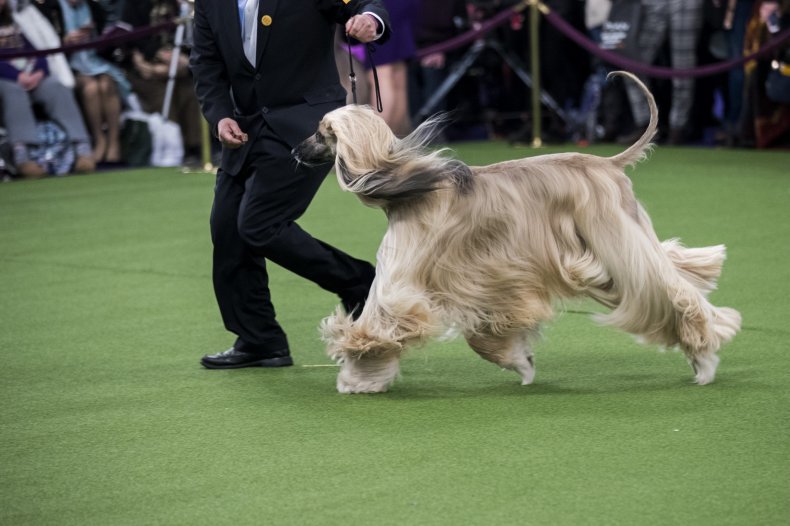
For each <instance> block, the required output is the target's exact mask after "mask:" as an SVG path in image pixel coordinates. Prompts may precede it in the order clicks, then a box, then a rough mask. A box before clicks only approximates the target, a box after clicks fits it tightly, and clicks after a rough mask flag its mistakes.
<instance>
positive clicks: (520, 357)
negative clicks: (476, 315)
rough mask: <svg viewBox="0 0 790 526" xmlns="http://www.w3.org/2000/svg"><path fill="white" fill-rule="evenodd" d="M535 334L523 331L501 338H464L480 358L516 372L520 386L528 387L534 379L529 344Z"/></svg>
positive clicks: (490, 335) (485, 335)
mask: <svg viewBox="0 0 790 526" xmlns="http://www.w3.org/2000/svg"><path fill="white" fill-rule="evenodd" d="M536 333H537V330H532V329H524V330H521V331H516V332H513V333H510V334H508V335H503V336H498V335H494V334H473V335H468V336H466V341H467V343H468V344H469V346H470V347H471V348H472V349H473V350H474V351H475V352H476V353H477V354H479V355H480V357H481V358H483V359H484V360H488V361H489V362H492V363H495V364H497V365H498V366H500V367H502V368H504V369H510V370H512V371H516V372H517V373H518V374H519V375H520V376H521V385H529V384H531V383H532V380H533V379H534V378H535V360H534V357H533V353H532V345H531V343H532V339H533V337H534V336H535V334H536Z"/></svg>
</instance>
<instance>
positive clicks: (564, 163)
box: [293, 72, 741, 393]
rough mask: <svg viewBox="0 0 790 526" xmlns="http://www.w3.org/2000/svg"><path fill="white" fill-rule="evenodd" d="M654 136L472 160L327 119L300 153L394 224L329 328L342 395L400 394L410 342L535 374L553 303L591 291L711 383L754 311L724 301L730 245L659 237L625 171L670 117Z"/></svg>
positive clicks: (376, 128) (334, 116)
mask: <svg viewBox="0 0 790 526" xmlns="http://www.w3.org/2000/svg"><path fill="white" fill-rule="evenodd" d="M616 74H618V75H622V76H625V77H628V78H629V79H631V81H632V82H636V83H637V84H638V85H639V87H640V88H641V89H642V90H643V91H644V93H645V96H646V98H647V102H648V104H649V106H650V124H649V125H648V128H647V130H646V131H645V133H644V134H643V135H642V137H641V138H640V139H639V140H638V141H637V142H636V143H635V144H634V145H632V146H631V147H629V148H628V149H626V150H625V151H624V152H622V153H620V154H617V155H615V156H613V157H608V158H604V157H597V156H593V155H585V154H581V153H562V154H554V155H542V156H537V157H530V158H527V159H520V160H514V161H506V162H502V163H497V164H493V165H490V166H479V167H478V166H467V165H465V164H464V163H462V162H461V161H459V160H456V159H453V158H451V157H450V156H449V155H448V152H447V150H446V149H445V150H432V149H431V148H430V147H429V145H430V142H431V140H432V138H433V137H435V135H436V133H437V130H438V129H439V128H440V126H441V122H440V119H429V120H428V121H426V122H425V123H424V124H422V125H421V126H420V127H419V128H418V129H417V130H415V131H414V132H413V133H412V134H411V135H409V136H408V137H406V138H404V139H402V140H399V139H398V138H396V137H395V136H394V135H393V133H392V132H391V131H390V129H389V128H388V127H387V125H386V124H385V123H384V121H383V120H382V119H381V118H379V117H378V116H377V115H376V114H375V113H374V112H373V111H372V110H371V109H370V108H368V107H360V106H345V107H343V108H340V109H338V110H335V111H332V112H330V113H328V114H327V115H326V116H325V117H324V118H323V120H322V121H321V123H320V125H319V128H318V131H317V133H316V134H315V135H314V136H311V137H310V138H308V139H307V140H305V141H304V142H303V143H301V144H300V145H299V146H298V147H297V148H295V149H294V152H293V153H294V156H295V157H296V159H297V161H299V162H304V163H320V162H331V161H334V162H335V169H336V173H337V179H338V182H339V183H340V186H341V187H342V189H343V190H346V191H349V192H353V193H355V194H357V196H358V197H359V199H361V200H362V202H363V203H365V204H367V205H369V206H373V207H378V208H381V209H383V210H384V212H385V213H386V215H387V218H388V228H387V231H386V234H385V235H384V239H383V240H382V242H381V246H380V248H379V250H378V255H377V266H376V278H375V281H374V283H373V286H372V288H371V291H370V294H369V296H368V299H367V302H366V303H365V305H364V308H363V309H362V311H361V312H357V313H347V312H344V311H343V310H342V308H340V307H338V310H337V311H336V312H335V314H334V315H332V316H330V317H328V318H326V319H325V320H323V322H322V324H321V332H322V337H323V339H324V341H325V342H326V343H327V352H328V354H329V355H330V356H331V357H333V358H334V359H338V360H339V361H340V363H341V369H340V372H339V374H338V378H337V389H338V391H340V392H342V393H373V392H382V391H386V390H387V389H388V387H389V386H390V384H391V383H392V382H393V380H394V379H395V377H396V376H397V375H398V372H399V359H400V355H401V353H402V352H403V351H404V349H405V348H406V347H407V346H410V345H416V344H420V343H422V342H424V341H426V340H427V339H429V338H433V337H437V336H440V335H442V334H444V333H446V332H447V330H448V327H449V328H453V327H454V328H455V331H456V332H457V333H460V334H463V336H464V337H465V338H466V341H467V342H468V343H469V346H470V347H471V348H472V349H473V350H474V351H475V352H477V353H478V354H479V355H480V356H481V357H482V358H484V359H485V360H488V361H490V362H493V363H495V364H496V365H499V366H500V367H503V368H506V369H511V370H514V371H515V372H516V373H518V374H519V375H520V376H521V380H522V383H523V384H529V383H531V382H532V380H533V378H534V375H535V364H534V360H533V352H532V344H533V342H534V339H535V336H536V335H537V334H538V333H539V330H540V327H541V325H542V324H544V323H545V322H547V321H548V320H550V319H551V318H552V316H553V314H554V311H555V305H556V304H557V303H558V302H560V301H562V300H564V299H568V298H572V297H578V296H587V297H590V298H592V299H594V300H596V301H597V302H599V303H601V304H603V305H605V306H606V307H608V308H609V309H611V310H610V311H609V312H608V313H606V314H600V315H596V316H595V317H596V318H597V321H599V322H601V323H603V324H606V325H610V326H612V327H616V328H618V329H621V330H623V331H626V332H629V333H631V334H633V335H635V336H637V337H638V339H639V340H640V341H642V342H644V343H650V344H658V345H661V346H666V347H673V346H679V347H680V348H681V349H682V350H683V352H684V353H685V355H686V357H687V359H688V361H689V363H690V365H691V367H692V368H693V370H694V373H695V380H696V383H698V384H707V383H710V382H711V381H713V378H714V375H715V373H716V367H717V365H718V363H719V358H718V356H717V355H716V353H717V351H718V350H719V348H720V347H721V345H722V344H723V343H725V342H727V341H729V340H731V339H732V338H733V337H734V336H735V334H736V333H737V332H738V330H739V329H740V324H741V316H740V314H739V313H738V311H736V310H734V309H731V308H727V307H716V306H714V305H712V304H711V303H710V302H709V301H708V299H707V295H708V293H709V292H710V291H711V290H713V289H714V288H715V287H716V280H717V278H718V277H719V274H720V273H721V268H722V264H723V262H724V259H725V247H724V246H723V245H718V246H712V247H705V248H686V247H684V246H683V245H682V244H680V242H679V241H678V240H677V239H670V240H668V241H664V242H661V241H659V239H658V237H657V236H656V234H655V232H654V230H653V227H652V224H651V221H650V218H649V217H648V215H647V213H646V212H645V209H644V208H643V207H642V205H641V204H640V203H639V202H638V201H637V199H636V197H635V196H634V193H633V190H632V187H631V181H630V179H629V178H628V177H627V176H626V175H625V174H624V171H623V170H624V168H625V167H626V166H629V165H634V164H635V163H637V162H638V161H640V160H642V159H644V158H645V157H646V152H647V151H648V150H649V149H650V148H651V146H652V145H651V142H650V141H651V139H652V138H653V136H654V135H655V133H656V127H657V121H658V110H657V108H656V103H655V100H654V99H653V96H652V95H651V94H650V92H649V91H648V89H647V88H646V87H645V86H644V84H642V83H641V82H640V81H639V80H638V79H637V78H636V77H634V76H633V75H631V74H630V73H625V72H617V73H616Z"/></svg>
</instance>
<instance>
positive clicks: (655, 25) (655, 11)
mask: <svg viewBox="0 0 790 526" xmlns="http://www.w3.org/2000/svg"><path fill="white" fill-rule="evenodd" d="M668 26H669V19H668V10H667V5H666V0H642V20H641V25H640V27H639V39H638V41H639V43H638V46H639V61H640V62H642V63H643V64H652V63H653V61H654V60H655V59H656V55H657V54H658V51H659V50H660V49H661V46H662V45H663V44H664V41H665V40H666V34H667V28H668ZM643 80H644V79H643ZM625 86H626V93H628V101H629V102H630V104H631V114H632V115H633V118H634V124H635V125H636V127H637V128H640V129H641V128H644V127H645V126H647V123H648V121H649V120H650V110H649V108H648V106H647V103H646V101H645V96H644V94H643V93H642V91H641V90H640V89H639V87H638V86H636V85H635V84H634V83H633V82H626V84H625ZM637 131H638V130H637Z"/></svg>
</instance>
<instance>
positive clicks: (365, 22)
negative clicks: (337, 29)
mask: <svg viewBox="0 0 790 526" xmlns="http://www.w3.org/2000/svg"><path fill="white" fill-rule="evenodd" d="M378 28H379V23H378V20H376V19H375V18H374V17H373V16H372V15H368V14H361V15H354V16H352V17H351V18H349V19H348V22H346V34H347V35H348V36H350V37H353V38H356V39H357V40H359V41H360V42H362V43H367V42H373V40H375V39H376V34H377V33H378Z"/></svg>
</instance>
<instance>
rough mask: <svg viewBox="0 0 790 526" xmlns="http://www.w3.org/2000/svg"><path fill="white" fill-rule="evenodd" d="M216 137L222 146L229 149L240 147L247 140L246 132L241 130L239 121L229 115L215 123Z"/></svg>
mask: <svg viewBox="0 0 790 526" xmlns="http://www.w3.org/2000/svg"><path fill="white" fill-rule="evenodd" d="M217 137H218V138H219V142H221V143H222V145H223V146H225V147H226V148H230V149H231V150H235V149H236V148H240V147H241V146H243V145H244V144H246V142H247V134H246V133H244V132H243V131H241V128H239V123H238V122H236V121H234V120H233V119H231V118H230V117H225V118H224V119H222V120H221V121H219V124H217Z"/></svg>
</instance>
